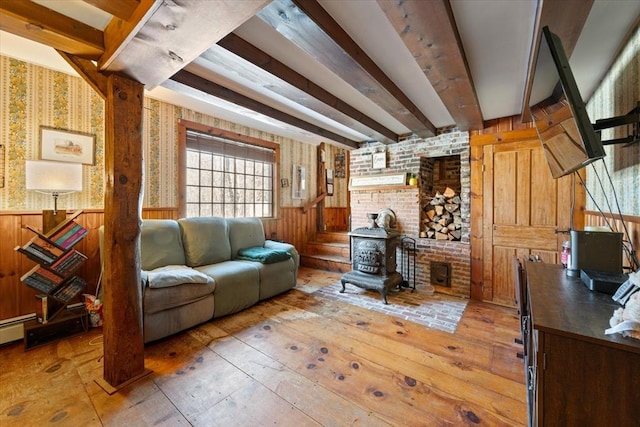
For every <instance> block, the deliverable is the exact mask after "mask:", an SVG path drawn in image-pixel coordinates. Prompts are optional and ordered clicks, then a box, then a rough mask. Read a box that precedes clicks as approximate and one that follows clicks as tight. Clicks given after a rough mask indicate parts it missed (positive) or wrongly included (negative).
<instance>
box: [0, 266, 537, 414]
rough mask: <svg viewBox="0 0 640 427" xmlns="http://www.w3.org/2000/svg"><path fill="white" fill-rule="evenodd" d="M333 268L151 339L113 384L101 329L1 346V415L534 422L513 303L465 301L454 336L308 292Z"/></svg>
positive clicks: (328, 278) (329, 277)
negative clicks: (115, 386) (105, 370)
mask: <svg viewBox="0 0 640 427" xmlns="http://www.w3.org/2000/svg"><path fill="white" fill-rule="evenodd" d="M339 277H340V274H339V273H329V272H325V271H319V270H312V269H308V268H301V270H300V273H299V279H298V286H297V289H294V290H292V291H290V292H288V293H286V294H284V295H280V296H277V297H275V298H272V299H270V300H268V301H265V302H262V303H260V304H258V305H256V306H254V307H252V308H250V309H247V310H245V311H243V312H241V313H237V314H235V315H233V316H228V317H225V318H222V319H218V320H214V321H211V322H208V323H206V324H204V325H201V326H199V327H196V328H194V329H192V330H190V331H187V332H184V333H181V334H178V335H176V336H174V337H170V338H168V339H165V340H162V341H159V342H156V343H152V344H149V345H147V346H146V356H145V366H146V368H148V369H150V370H152V373H151V374H149V375H148V376H146V377H144V378H143V379H141V380H138V381H137V382H135V383H133V384H131V385H129V386H128V387H126V388H124V389H122V390H121V391H119V392H117V393H115V394H113V395H108V394H107V393H106V392H105V391H104V390H103V389H102V388H101V387H100V386H99V385H98V384H97V383H96V380H97V379H100V378H101V377H102V337H101V335H100V332H101V331H100V330H99V329H95V330H92V331H90V332H88V333H86V334H82V335H77V336H74V337H70V338H67V339H64V340H62V341H58V342H57V343H55V344H50V345H47V346H44V347H40V348H36V349H33V350H30V351H28V352H24V350H23V348H22V343H13V344H9V345H6V346H4V347H2V348H0V425H2V426H10V425H19V426H36V425H37V426H42V425H49V424H55V425H65V426H100V425H105V426H117V425H127V426H144V425H163V426H180V425H185V426H186V425H198V426H218V425H220V426H266V425H283V426H311V425H323V426H347V425H362V426H379V425H411V426H440V425H478V424H479V425H491V426H493V425H504V426H515V425H526V394H525V385H524V368H523V364H522V361H521V360H520V359H518V358H517V357H516V352H517V350H518V348H517V346H516V345H514V344H513V338H514V337H516V336H518V335H519V331H518V320H517V317H516V312H515V310H513V309H508V308H504V307H499V306H494V305H489V304H484V303H479V302H475V301H470V302H469V304H468V305H467V308H466V310H465V313H464V316H463V317H462V320H461V321H460V323H459V325H458V328H457V330H456V332H455V333H453V334H449V333H446V332H441V331H438V330H434V329H428V328H426V327H423V326H419V325H416V324H411V323H408V322H405V321H399V320H398V319H397V318H393V317H389V316H386V315H383V314H380V313H376V312H373V311H370V310H366V309H362V308H358V307H354V306H351V305H347V304H344V303H340V302H333V301H329V300H327V299H323V298H321V297H317V296H314V295H311V294H310V293H311V292H313V291H314V290H315V289H317V288H318V287H321V286H325V285H328V284H330V283H334V282H335V281H336V280H338V279H339Z"/></svg>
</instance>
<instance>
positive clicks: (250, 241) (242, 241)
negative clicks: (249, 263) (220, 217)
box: [227, 218, 265, 259]
mask: <svg viewBox="0 0 640 427" xmlns="http://www.w3.org/2000/svg"><path fill="white" fill-rule="evenodd" d="M227 224H228V225H229V242H230V243H231V259H236V258H237V257H238V251H239V250H240V249H245V248H253V247H256V246H264V242H265V238H264V227H263V226H262V221H261V220H260V218H227Z"/></svg>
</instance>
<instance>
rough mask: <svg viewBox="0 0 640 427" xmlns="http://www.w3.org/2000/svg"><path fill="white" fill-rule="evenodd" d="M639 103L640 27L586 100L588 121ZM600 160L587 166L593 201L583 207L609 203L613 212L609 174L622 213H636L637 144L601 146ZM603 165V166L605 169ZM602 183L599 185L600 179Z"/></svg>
mask: <svg viewBox="0 0 640 427" xmlns="http://www.w3.org/2000/svg"><path fill="white" fill-rule="evenodd" d="M638 102H640V27H638V28H636V31H635V33H634V34H633V36H632V37H631V39H630V40H629V42H628V43H627V45H626V47H625V48H624V49H623V50H622V52H621V54H620V55H619V57H618V58H617V60H616V61H615V63H614V64H613V66H612V67H611V70H610V71H609V73H608V74H607V76H606V77H605V78H604V80H603V81H602V83H601V84H600V86H599V87H598V89H597V90H596V91H595V92H594V94H593V96H592V97H591V99H590V100H589V102H588V103H587V112H588V113H589V117H590V119H591V121H592V122H595V121H596V120H598V119H605V118H609V117H615V116H621V115H625V114H627V113H628V112H629V111H631V110H632V109H633V108H635V107H636V105H638V104H637V103H638ZM628 135H629V132H628V129H627V128H626V127H618V128H614V129H609V130H604V131H603V132H602V139H603V140H609V139H614V138H622V137H626V136H628ZM605 149H606V153H607V155H606V157H605V158H604V162H602V161H598V162H595V163H594V167H593V168H591V167H588V169H587V188H588V189H589V191H590V192H591V193H592V194H593V196H594V199H595V202H593V201H591V200H587V209H589V210H596V203H597V205H598V206H599V207H600V208H601V209H602V210H603V211H605V212H609V211H610V208H609V204H610V206H611V209H613V210H614V212H617V208H616V205H615V203H616V201H615V200H614V199H613V197H612V195H613V191H612V189H611V185H609V180H608V178H607V173H608V174H610V175H611V178H612V181H613V188H614V189H615V192H616V193H617V196H618V197H617V198H618V202H619V204H620V210H621V212H622V213H623V214H628V215H640V191H639V190H638V189H639V188H640V144H635V146H633V147H626V148H625V147H622V144H619V145H615V146H608V147H605ZM605 165H606V168H605ZM599 181H602V183H603V186H602V188H601V186H600V182H599Z"/></svg>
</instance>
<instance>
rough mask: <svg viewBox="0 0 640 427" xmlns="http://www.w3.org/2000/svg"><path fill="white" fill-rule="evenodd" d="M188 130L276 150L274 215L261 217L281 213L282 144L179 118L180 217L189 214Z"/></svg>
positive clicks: (276, 215)
mask: <svg viewBox="0 0 640 427" xmlns="http://www.w3.org/2000/svg"><path fill="white" fill-rule="evenodd" d="M187 131H195V132H200V133H203V134H207V135H211V136H215V137H220V138H224V139H228V140H231V141H237V142H241V143H243V144H249V145H255V146H258V147H262V148H268V149H271V150H273V151H274V156H275V161H274V167H273V169H274V170H273V183H272V187H273V201H272V203H273V207H272V216H270V217H260V218H261V219H263V220H266V219H275V218H277V217H278V213H279V205H280V203H279V200H280V186H279V185H278V183H279V182H280V145H279V144H276V143H274V142H270V141H265V140H262V139H259V138H254V137H251V136H247V135H242V134H239V133H237V132H231V131H227V130H224V129H219V128H215V127H212V126H208V125H205V124H202V123H197V122H192V121H189V120H184V119H179V120H178V194H177V200H178V215H179V217H180V218H185V217H186V216H187Z"/></svg>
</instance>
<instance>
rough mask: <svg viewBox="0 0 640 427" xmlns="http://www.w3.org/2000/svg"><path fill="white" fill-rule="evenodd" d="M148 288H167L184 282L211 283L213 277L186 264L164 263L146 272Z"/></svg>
mask: <svg viewBox="0 0 640 427" xmlns="http://www.w3.org/2000/svg"><path fill="white" fill-rule="evenodd" d="M146 276H147V283H148V285H149V287H150V288H168V287H170V286H179V285H182V284H185V283H205V284H206V283H213V279H212V278H211V277H209V276H207V275H206V274H204V273H201V272H200V271H198V270H194V269H193V268H191V267H187V266H186V265H166V266H164V267H160V268H156V269H154V270H151V271H147V272H146Z"/></svg>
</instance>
